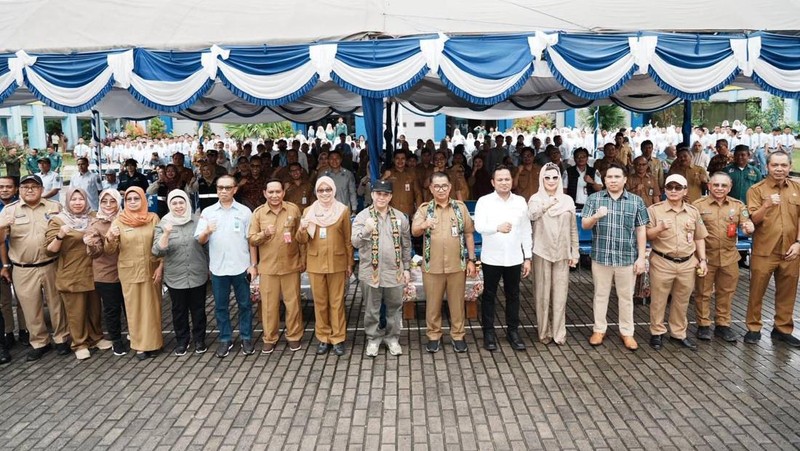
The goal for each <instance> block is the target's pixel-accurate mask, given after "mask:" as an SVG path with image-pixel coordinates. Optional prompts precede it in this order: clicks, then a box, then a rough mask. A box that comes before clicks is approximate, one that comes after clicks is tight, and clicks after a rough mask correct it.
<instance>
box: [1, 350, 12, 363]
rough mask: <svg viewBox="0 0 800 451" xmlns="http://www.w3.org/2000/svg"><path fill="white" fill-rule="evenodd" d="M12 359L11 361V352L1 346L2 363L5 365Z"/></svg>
mask: <svg viewBox="0 0 800 451" xmlns="http://www.w3.org/2000/svg"><path fill="white" fill-rule="evenodd" d="M10 361H11V354H9V353H8V349H6V348H0V365H5V364H6V363H8V362H10Z"/></svg>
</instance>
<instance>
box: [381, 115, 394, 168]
mask: <svg viewBox="0 0 800 451" xmlns="http://www.w3.org/2000/svg"><path fill="white" fill-rule="evenodd" d="M393 137H394V135H393V134H392V101H391V100H387V102H386V128H384V131H383V138H384V140H385V142H386V147H385V148H384V149H383V155H384V157H383V161H384V162H385V163H386V164H389V162H390V161H392V141H393V139H392V138H393Z"/></svg>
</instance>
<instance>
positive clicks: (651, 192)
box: [647, 188, 653, 196]
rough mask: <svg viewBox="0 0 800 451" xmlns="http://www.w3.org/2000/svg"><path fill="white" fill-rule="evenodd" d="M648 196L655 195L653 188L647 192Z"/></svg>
mask: <svg viewBox="0 0 800 451" xmlns="http://www.w3.org/2000/svg"><path fill="white" fill-rule="evenodd" d="M647 195H648V196H652V195H653V188H650V189H649V190H647Z"/></svg>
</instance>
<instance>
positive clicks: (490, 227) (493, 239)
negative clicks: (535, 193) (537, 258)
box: [475, 191, 533, 266]
mask: <svg viewBox="0 0 800 451" xmlns="http://www.w3.org/2000/svg"><path fill="white" fill-rule="evenodd" d="M504 222H508V223H510V224H511V232H509V233H500V232H498V231H497V227H498V226H499V225H500V224H503V223H504ZM475 230H476V231H477V232H478V233H480V234H481V237H482V238H483V244H482V246H481V262H482V263H486V264H488V265H493V266H516V265H521V264H522V262H523V260H524V259H529V258H531V254H532V252H533V241H532V240H531V233H532V232H531V221H530V220H529V219H528V205H527V203H526V202H525V198H523V197H522V196H518V195H516V194H513V193H510V194H509V197H508V199H506V200H503V198H502V197H500V195H498V194H497V192H496V191H495V192H493V193H491V194H487V195H485V196H483V197H481V198H480V199H478V202H477V204H476V205H475Z"/></svg>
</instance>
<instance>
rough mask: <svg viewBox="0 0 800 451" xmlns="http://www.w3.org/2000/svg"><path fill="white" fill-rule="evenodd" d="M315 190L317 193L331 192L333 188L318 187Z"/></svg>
mask: <svg viewBox="0 0 800 451" xmlns="http://www.w3.org/2000/svg"><path fill="white" fill-rule="evenodd" d="M317 192H318V193H332V192H333V189H332V188H320V189H318V190H317Z"/></svg>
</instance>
